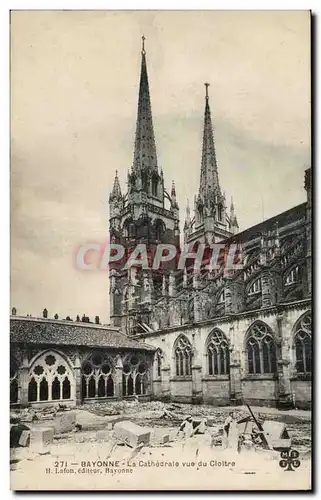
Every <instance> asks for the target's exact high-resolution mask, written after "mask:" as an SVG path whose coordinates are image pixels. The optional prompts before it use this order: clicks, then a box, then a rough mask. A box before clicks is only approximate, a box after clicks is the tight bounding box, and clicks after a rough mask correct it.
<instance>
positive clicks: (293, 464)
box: [279, 450, 301, 472]
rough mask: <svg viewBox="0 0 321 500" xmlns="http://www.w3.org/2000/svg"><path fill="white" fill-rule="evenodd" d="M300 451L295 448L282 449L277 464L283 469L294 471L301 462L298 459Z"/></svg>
mask: <svg viewBox="0 0 321 500" xmlns="http://www.w3.org/2000/svg"><path fill="white" fill-rule="evenodd" d="M299 455H300V453H299V452H298V451H297V450H284V451H281V460H280V461H279V466H280V467H282V469H284V470H285V471H289V470H290V471H292V472H294V471H295V469H297V468H298V467H300V465H301V462H300V460H299Z"/></svg>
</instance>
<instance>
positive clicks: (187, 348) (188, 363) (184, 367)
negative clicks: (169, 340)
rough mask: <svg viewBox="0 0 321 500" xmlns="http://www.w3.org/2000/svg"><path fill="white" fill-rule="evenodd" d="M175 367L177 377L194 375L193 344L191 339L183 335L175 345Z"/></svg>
mask: <svg viewBox="0 0 321 500" xmlns="http://www.w3.org/2000/svg"><path fill="white" fill-rule="evenodd" d="M174 355H175V368H176V376H177V377H184V376H185V377H190V376H191V375H192V346H191V343H190V341H189V340H188V339H187V338H186V337H185V336H183V335H181V336H180V337H179V338H178V339H177V341H176V343H175V347H174Z"/></svg>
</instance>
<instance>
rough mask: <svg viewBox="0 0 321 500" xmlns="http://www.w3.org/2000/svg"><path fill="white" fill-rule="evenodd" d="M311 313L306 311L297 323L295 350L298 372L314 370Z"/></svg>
mask: <svg viewBox="0 0 321 500" xmlns="http://www.w3.org/2000/svg"><path fill="white" fill-rule="evenodd" d="M311 335H312V325H311V313H306V314H305V315H304V316H303V317H302V318H301V319H300V320H299V322H298V323H297V325H296V328H295V332H294V350H295V359H296V370H297V372H298V373H311V371H312V338H311Z"/></svg>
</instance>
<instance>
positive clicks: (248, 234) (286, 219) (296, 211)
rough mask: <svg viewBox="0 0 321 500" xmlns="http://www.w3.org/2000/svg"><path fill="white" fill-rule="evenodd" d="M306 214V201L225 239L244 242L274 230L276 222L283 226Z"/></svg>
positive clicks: (302, 217) (280, 226)
mask: <svg viewBox="0 0 321 500" xmlns="http://www.w3.org/2000/svg"><path fill="white" fill-rule="evenodd" d="M305 216H306V202H304V203H301V204H300V205H296V206H295V207H293V208H290V209H289V210H286V211H285V212H282V213H280V214H278V215H275V216H274V217H271V218H270V219H267V220H265V221H263V222H260V223H259V224H256V225H255V226H252V227H250V228H248V229H245V230H244V231H242V232H240V233H237V234H235V235H234V236H231V237H230V238H228V239H227V240H226V241H228V242H230V243H233V242H234V243H237V242H245V241H249V240H253V239H255V238H260V237H261V235H262V232H268V231H273V230H275V225H276V223H278V227H279V228H285V227H286V226H289V225H290V224H293V223H297V222H298V221H299V220H301V219H304V218H305Z"/></svg>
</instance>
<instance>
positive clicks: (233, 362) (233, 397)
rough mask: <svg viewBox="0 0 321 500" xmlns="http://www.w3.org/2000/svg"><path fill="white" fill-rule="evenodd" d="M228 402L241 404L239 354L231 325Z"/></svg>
mask: <svg viewBox="0 0 321 500" xmlns="http://www.w3.org/2000/svg"><path fill="white" fill-rule="evenodd" d="M230 401H231V404H234V405H237V404H242V384H241V362H240V353H239V351H238V350H237V348H236V345H235V332H234V326H233V325H231V327H230Z"/></svg>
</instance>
